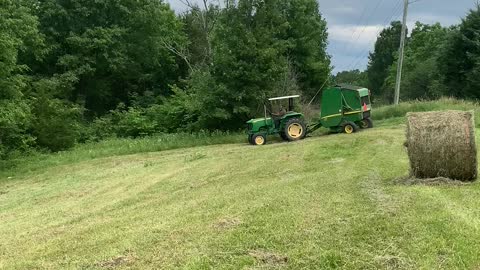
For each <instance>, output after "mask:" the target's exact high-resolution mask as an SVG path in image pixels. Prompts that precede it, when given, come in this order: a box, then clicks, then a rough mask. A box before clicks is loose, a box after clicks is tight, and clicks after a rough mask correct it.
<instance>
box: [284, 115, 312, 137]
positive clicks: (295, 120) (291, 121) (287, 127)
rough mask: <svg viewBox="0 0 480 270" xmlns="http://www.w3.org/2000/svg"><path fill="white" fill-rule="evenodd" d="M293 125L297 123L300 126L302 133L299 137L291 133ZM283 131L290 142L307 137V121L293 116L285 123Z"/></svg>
mask: <svg viewBox="0 0 480 270" xmlns="http://www.w3.org/2000/svg"><path fill="white" fill-rule="evenodd" d="M292 125H296V126H297V128H299V127H300V134H299V135H298V136H297V137H294V136H292V135H291V134H289V130H290V126H292ZM283 133H284V134H285V137H286V138H287V140H288V141H290V142H292V141H298V140H303V139H304V138H305V136H307V126H306V125H305V123H304V122H303V121H302V120H301V119H299V118H292V119H289V120H288V121H287V122H286V123H285V127H284V131H283Z"/></svg>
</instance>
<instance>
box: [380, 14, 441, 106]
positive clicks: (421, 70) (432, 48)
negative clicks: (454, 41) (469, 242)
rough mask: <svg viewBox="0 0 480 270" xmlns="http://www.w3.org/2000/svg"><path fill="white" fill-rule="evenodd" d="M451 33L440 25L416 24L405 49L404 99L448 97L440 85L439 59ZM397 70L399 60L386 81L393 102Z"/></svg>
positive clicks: (402, 94) (392, 67) (402, 95)
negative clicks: (446, 39)
mask: <svg viewBox="0 0 480 270" xmlns="http://www.w3.org/2000/svg"><path fill="white" fill-rule="evenodd" d="M448 32H449V30H448V29H447V28H443V27H442V26H441V25H440V24H439V23H437V24H433V25H427V24H422V23H420V22H417V23H416V24H415V27H414V29H413V30H412V34H411V36H410V37H409V38H408V39H407V43H406V46H405V58H404V66H403V73H402V88H401V90H402V91H401V92H400V94H401V95H400V98H401V99H402V100H410V99H431V98H438V97H440V96H442V95H443V94H444V92H445V89H444V87H442V85H441V84H440V82H439V79H440V74H439V72H438V69H437V58H438V56H439V51H440V49H441V48H442V45H443V42H444V40H445V36H448ZM396 71H397V61H395V62H394V63H393V64H392V65H391V67H390V75H389V77H388V78H387V79H386V81H385V85H386V86H385V88H386V89H389V91H387V93H386V96H387V97H388V98H389V99H391V98H392V97H393V89H394V85H395V80H396Z"/></svg>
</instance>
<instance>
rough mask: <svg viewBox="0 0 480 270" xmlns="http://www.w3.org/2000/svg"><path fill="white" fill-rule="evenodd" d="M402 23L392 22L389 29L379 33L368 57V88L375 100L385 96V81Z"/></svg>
mask: <svg viewBox="0 0 480 270" xmlns="http://www.w3.org/2000/svg"><path fill="white" fill-rule="evenodd" d="M401 29H402V23H401V22H399V21H395V22H392V23H391V24H390V26H389V27H387V28H385V29H383V30H382V32H380V36H379V37H378V38H377V41H376V42H375V49H374V51H373V52H372V53H370V56H369V62H368V67H367V75H368V82H369V88H370V89H371V91H372V94H373V96H374V97H375V98H379V97H382V96H383V95H385V87H384V83H385V79H386V78H387V76H388V69H389V67H390V66H391V65H392V63H393V62H394V61H395V55H396V53H397V51H398V48H399V46H400V32H401Z"/></svg>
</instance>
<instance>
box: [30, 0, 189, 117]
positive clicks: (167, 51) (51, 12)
mask: <svg viewBox="0 0 480 270" xmlns="http://www.w3.org/2000/svg"><path fill="white" fill-rule="evenodd" d="M37 5H38V8H37V11H38V16H39V18H40V22H41V27H40V29H41V32H42V33H43V34H44V35H45V36H46V38H47V43H48V46H49V49H50V52H49V54H48V57H47V58H46V59H45V60H44V61H43V62H41V63H33V64H32V67H34V68H35V70H34V71H35V72H36V73H38V74H42V75H44V76H53V77H55V78H57V79H58V80H59V81H60V82H61V83H60V85H61V86H62V91H60V93H61V95H62V98H63V97H66V98H69V99H70V100H72V101H75V102H77V103H80V104H84V106H85V108H86V109H87V111H88V112H90V115H99V114H103V113H105V112H106V111H108V110H110V109H112V108H115V107H116V106H117V104H118V103H120V102H125V103H128V102H129V97H130V96H131V95H132V94H143V93H145V92H147V91H150V92H154V93H155V94H156V95H167V94H168V93H169V85H170V84H173V83H175V82H176V81H177V80H178V78H179V77H181V76H182V74H185V71H184V70H182V69H181V67H182V65H183V64H184V62H183V60H182V59H179V57H178V55H177V54H176V53H175V51H178V50H180V47H182V46H184V44H185V37H184V36H183V35H182V33H181V23H180V21H179V20H178V19H177V18H176V16H175V14H174V12H173V11H172V10H171V9H170V7H169V6H168V4H166V3H164V2H163V1H162V0H121V1H109V0H98V1H89V0H64V1H57V0H44V1H38V2H37Z"/></svg>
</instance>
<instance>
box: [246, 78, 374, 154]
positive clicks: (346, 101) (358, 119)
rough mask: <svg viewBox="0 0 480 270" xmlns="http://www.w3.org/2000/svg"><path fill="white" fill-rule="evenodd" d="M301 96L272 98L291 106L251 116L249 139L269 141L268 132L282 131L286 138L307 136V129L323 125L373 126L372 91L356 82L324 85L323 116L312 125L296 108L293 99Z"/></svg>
mask: <svg viewBox="0 0 480 270" xmlns="http://www.w3.org/2000/svg"><path fill="white" fill-rule="evenodd" d="M298 97H299V96H298V95H296V96H287V97H279V98H271V99H269V101H270V102H281V101H283V100H288V110H285V109H283V107H281V108H282V111H280V112H273V110H270V111H269V110H267V106H265V107H264V108H265V115H264V117H262V118H257V119H251V120H250V121H248V122H247V125H248V130H247V133H248V141H249V142H250V143H251V144H254V145H262V144H265V143H266V142H267V135H273V134H279V135H280V137H282V138H283V139H284V140H286V141H296V140H301V139H303V138H305V136H306V135H307V133H309V132H313V131H315V130H316V129H318V128H320V127H326V128H330V130H332V131H333V132H344V133H347V134H351V133H354V132H356V131H357V130H358V129H359V128H371V127H373V122H372V120H371V118H370V113H371V109H372V108H371V102H370V91H369V90H368V89H367V88H362V87H355V86H346V85H342V86H335V87H332V88H328V89H324V90H323V92H322V99H321V113H320V120H319V121H318V122H316V123H313V124H311V125H308V126H307V125H306V124H305V119H304V116H303V114H302V113H298V112H294V111H293V100H294V99H295V98H298Z"/></svg>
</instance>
